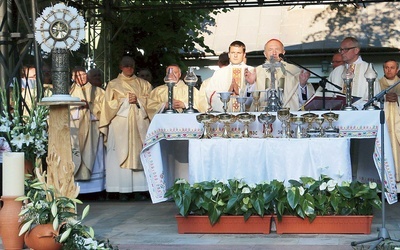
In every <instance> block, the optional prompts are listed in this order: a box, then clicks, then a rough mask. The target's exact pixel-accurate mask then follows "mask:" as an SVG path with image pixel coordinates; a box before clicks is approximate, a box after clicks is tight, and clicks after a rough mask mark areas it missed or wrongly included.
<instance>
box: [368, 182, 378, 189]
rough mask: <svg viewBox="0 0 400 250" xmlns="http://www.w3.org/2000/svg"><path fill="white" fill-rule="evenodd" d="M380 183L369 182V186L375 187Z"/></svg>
mask: <svg viewBox="0 0 400 250" xmlns="http://www.w3.org/2000/svg"><path fill="white" fill-rule="evenodd" d="M377 186H378V185H377V184H376V182H371V181H370V182H369V188H370V189H375V188H376V187H377Z"/></svg>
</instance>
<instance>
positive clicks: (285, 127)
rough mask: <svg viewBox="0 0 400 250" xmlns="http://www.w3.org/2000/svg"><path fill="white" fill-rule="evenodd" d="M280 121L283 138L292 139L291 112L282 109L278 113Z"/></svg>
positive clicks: (287, 109)
mask: <svg viewBox="0 0 400 250" xmlns="http://www.w3.org/2000/svg"><path fill="white" fill-rule="evenodd" d="M277 114H278V119H279V120H280V121H281V122H282V138H290V137H291V135H290V116H291V114H290V110H289V108H281V109H279V110H278V111H277Z"/></svg>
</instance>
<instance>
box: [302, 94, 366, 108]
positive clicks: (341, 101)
mask: <svg viewBox="0 0 400 250" xmlns="http://www.w3.org/2000/svg"><path fill="white" fill-rule="evenodd" d="M322 98H323V97H322V92H316V93H315V94H314V95H313V96H312V97H311V98H310V99H309V100H308V101H307V102H306V103H305V104H304V105H303V106H302V107H301V110H307V111H308V110H323V100H322ZM359 99H360V97H356V96H353V97H352V103H354V102H356V101H358V100H359ZM345 106H346V95H344V94H340V93H331V92H325V110H341V109H342V108H343V107H345Z"/></svg>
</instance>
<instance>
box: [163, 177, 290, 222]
mask: <svg viewBox="0 0 400 250" xmlns="http://www.w3.org/2000/svg"><path fill="white" fill-rule="evenodd" d="M282 186H283V184H282ZM275 195H276V190H275V189H274V187H273V186H271V185H270V184H269V183H261V184H256V185H248V184H246V183H244V182H243V181H241V180H237V179H230V180H228V182H227V183H224V182H219V181H215V180H214V181H203V182H199V183H194V184H193V185H190V184H189V183H188V182H187V181H186V180H184V179H178V180H177V181H176V182H175V184H174V185H173V186H172V187H171V188H170V189H168V190H167V192H166V194H165V196H166V197H172V198H173V199H174V200H175V204H176V205H177V207H178V209H179V213H180V214H181V215H182V216H187V215H189V214H192V215H208V217H209V219H210V223H211V224H212V225H214V224H215V223H216V222H218V220H219V218H220V217H221V215H243V216H244V219H245V220H247V219H248V218H249V217H250V216H251V215H259V216H264V215H265V214H272V213H273V209H274V206H273V202H274V197H275Z"/></svg>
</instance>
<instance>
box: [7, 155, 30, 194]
mask: <svg viewBox="0 0 400 250" xmlns="http://www.w3.org/2000/svg"><path fill="white" fill-rule="evenodd" d="M24 181H25V157H24V153H23V152H4V153H3V194H2V195H3V196H22V195H24Z"/></svg>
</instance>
